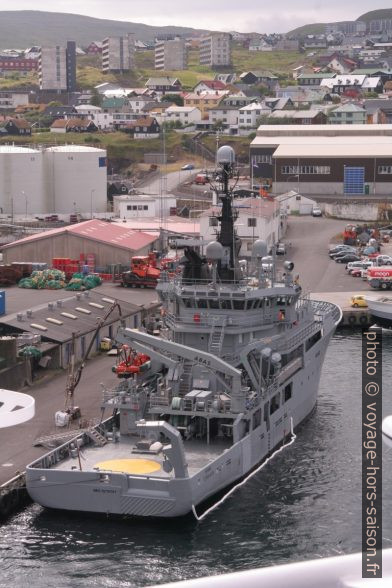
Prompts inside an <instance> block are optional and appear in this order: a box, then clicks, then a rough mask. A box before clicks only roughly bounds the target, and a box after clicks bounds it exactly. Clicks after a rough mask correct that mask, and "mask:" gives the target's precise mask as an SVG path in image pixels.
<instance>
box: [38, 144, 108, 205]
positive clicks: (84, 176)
mask: <svg viewBox="0 0 392 588" xmlns="http://www.w3.org/2000/svg"><path fill="white" fill-rule="evenodd" d="M106 157H107V153H106V151H105V150H104V149H97V148H95V147H88V146H83V145H62V146H58V147H49V148H48V149H46V150H45V152H44V168H45V178H46V182H47V190H46V198H47V207H48V212H51V213H56V214H69V213H75V212H78V213H84V214H86V215H87V216H90V215H91V216H93V215H94V213H96V212H106V211H107V167H106Z"/></svg>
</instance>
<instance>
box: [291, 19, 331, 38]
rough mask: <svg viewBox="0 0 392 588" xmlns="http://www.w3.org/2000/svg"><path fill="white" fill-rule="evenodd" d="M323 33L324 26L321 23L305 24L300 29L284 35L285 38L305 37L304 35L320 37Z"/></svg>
mask: <svg viewBox="0 0 392 588" xmlns="http://www.w3.org/2000/svg"><path fill="white" fill-rule="evenodd" d="M324 31H325V24H324V23H322V22H319V23H315V24H307V25H303V26H302V27H297V28H296V29H293V30H292V31H289V32H288V33H286V35H287V36H289V37H291V36H295V37H305V36H306V35H321V34H322V33H324Z"/></svg>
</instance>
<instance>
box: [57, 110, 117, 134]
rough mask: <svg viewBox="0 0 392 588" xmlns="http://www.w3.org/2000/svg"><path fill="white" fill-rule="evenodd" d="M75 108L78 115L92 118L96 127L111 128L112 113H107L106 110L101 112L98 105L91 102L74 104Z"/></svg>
mask: <svg viewBox="0 0 392 588" xmlns="http://www.w3.org/2000/svg"><path fill="white" fill-rule="evenodd" d="M76 110H77V112H78V115H79V116H80V117H82V118H86V119H88V120H92V121H93V122H94V124H95V125H96V126H97V127H98V129H101V130H110V129H113V115H112V114H109V113H108V112H102V108H100V107H99V106H94V105H93V104H83V105H80V106H76ZM67 118H68V117H67ZM71 118H72V116H71Z"/></svg>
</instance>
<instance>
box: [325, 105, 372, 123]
mask: <svg viewBox="0 0 392 588" xmlns="http://www.w3.org/2000/svg"><path fill="white" fill-rule="evenodd" d="M366 118H367V116H366V109H365V108H363V106H359V105H358V104H353V103H352V102H348V103H347V104H341V105H340V106H337V107H336V108H333V109H332V110H330V111H329V114H328V123H329V124H334V125H347V124H351V125H356V124H362V125H363V124H366Z"/></svg>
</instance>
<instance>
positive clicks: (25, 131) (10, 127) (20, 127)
mask: <svg viewBox="0 0 392 588" xmlns="http://www.w3.org/2000/svg"><path fill="white" fill-rule="evenodd" d="M4 128H5V130H6V131H7V133H8V134H9V135H19V136H26V135H31V124H30V123H29V122H28V121H27V120H25V119H24V118H10V119H8V120H7V122H6V123H5V124H4Z"/></svg>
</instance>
